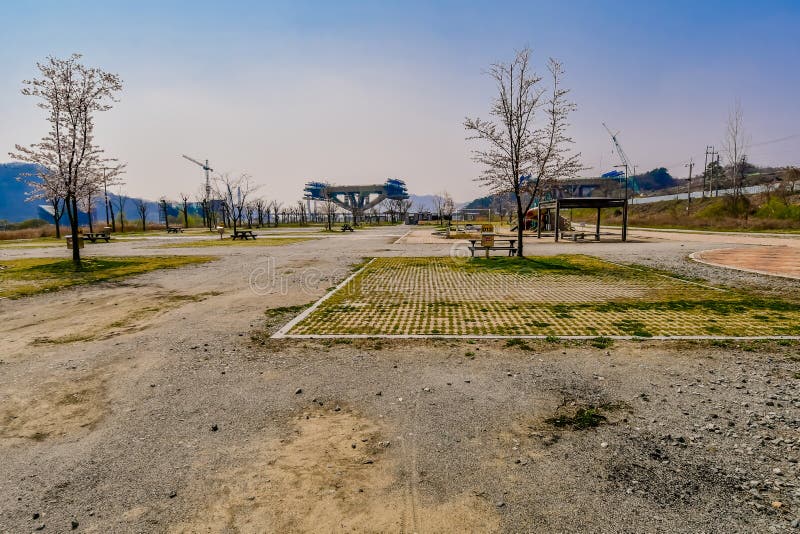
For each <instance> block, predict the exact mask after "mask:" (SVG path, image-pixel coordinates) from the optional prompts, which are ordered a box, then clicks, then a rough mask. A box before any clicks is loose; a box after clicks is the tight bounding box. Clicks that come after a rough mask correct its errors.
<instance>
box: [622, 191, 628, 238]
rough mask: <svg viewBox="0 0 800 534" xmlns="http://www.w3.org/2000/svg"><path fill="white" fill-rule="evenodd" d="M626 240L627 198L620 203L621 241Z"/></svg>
mask: <svg viewBox="0 0 800 534" xmlns="http://www.w3.org/2000/svg"><path fill="white" fill-rule="evenodd" d="M627 240H628V199H627V198H626V199H625V203H624V204H623V205H622V241H623V242H625V241H627Z"/></svg>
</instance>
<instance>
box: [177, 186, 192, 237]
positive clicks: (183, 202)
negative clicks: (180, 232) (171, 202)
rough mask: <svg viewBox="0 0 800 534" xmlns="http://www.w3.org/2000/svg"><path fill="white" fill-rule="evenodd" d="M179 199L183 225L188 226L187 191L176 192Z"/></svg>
mask: <svg viewBox="0 0 800 534" xmlns="http://www.w3.org/2000/svg"><path fill="white" fill-rule="evenodd" d="M178 196H179V197H180V199H181V210H180V211H181V213H183V227H184V228H189V193H178Z"/></svg>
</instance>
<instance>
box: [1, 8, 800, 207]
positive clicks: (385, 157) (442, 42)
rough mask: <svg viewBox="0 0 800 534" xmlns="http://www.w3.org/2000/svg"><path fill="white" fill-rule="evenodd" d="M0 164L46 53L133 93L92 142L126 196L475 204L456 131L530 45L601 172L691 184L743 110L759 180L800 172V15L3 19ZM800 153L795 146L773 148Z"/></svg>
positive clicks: (150, 13)
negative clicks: (501, 69) (624, 168)
mask: <svg viewBox="0 0 800 534" xmlns="http://www.w3.org/2000/svg"><path fill="white" fill-rule="evenodd" d="M0 8H2V23H0V26H1V27H2V30H0V72H2V76H0V119H2V120H1V122H0V161H2V160H3V159H7V158H4V157H3V155H4V154H5V153H7V152H8V151H9V150H11V149H12V148H13V144H14V143H25V144H27V143H30V142H34V141H36V140H37V139H38V138H39V137H41V135H42V134H43V133H44V131H45V128H46V124H45V122H44V120H43V116H42V113H41V110H38V109H37V108H36V107H35V106H34V104H35V103H34V101H33V99H30V98H29V97H23V96H21V95H20V93H19V90H20V86H21V85H20V81H21V80H22V79H25V78H29V77H31V76H33V75H34V74H35V69H34V65H35V62H36V61H38V60H41V59H43V58H44V57H46V56H47V55H49V54H53V55H58V56H66V55H68V54H70V53H72V52H80V53H82V54H84V59H85V61H86V62H87V63H89V64H92V65H97V66H101V67H103V68H105V69H106V70H110V71H112V72H116V73H118V74H120V75H121V76H122V78H123V79H124V81H125V90H124V93H123V94H122V95H121V102H120V103H119V104H118V105H117V106H116V108H115V109H114V110H113V111H111V112H108V113H106V114H104V115H103V116H102V117H101V118H100V119H99V121H98V129H97V139H98V141H100V142H101V143H102V144H103V145H104V146H105V147H106V148H107V150H108V152H110V153H111V154H113V155H115V156H117V157H119V158H121V159H122V160H125V161H127V162H128V163H129V172H128V175H127V181H128V185H127V186H126V187H127V190H128V192H129V193H131V194H133V195H146V196H149V197H158V196H161V195H162V194H166V195H168V196H175V195H176V194H177V193H178V192H179V191H191V192H194V191H195V190H196V189H197V187H198V186H199V184H200V181H201V179H202V171H201V170H200V169H199V168H197V167H194V166H192V165H191V164H190V163H189V162H187V161H185V160H183V159H181V158H180V155H181V154H182V153H186V154H189V155H191V156H193V157H195V158H198V159H200V158H206V157H207V158H209V160H210V161H211V164H212V166H213V167H214V168H215V169H217V170H220V171H230V172H241V171H247V172H249V173H251V174H252V175H253V176H254V177H255V178H256V180H257V181H258V182H259V183H261V184H263V187H262V191H261V194H262V195H264V196H265V197H267V198H274V197H277V198H280V199H282V200H284V201H291V200H294V199H296V198H299V197H300V196H301V194H302V186H303V183H304V182H305V181H307V180H310V179H314V180H320V179H327V180H331V181H334V182H337V183H350V182H352V183H370V182H371V183H374V182H382V181H383V180H385V179H386V178H388V177H399V178H403V179H405V180H406V181H407V182H408V184H409V188H410V190H411V192H413V193H418V194H425V193H432V192H435V191H438V190H441V189H447V190H449V191H450V192H451V193H452V194H453V196H454V197H455V198H456V199H457V200H466V199H469V198H472V197H474V196H477V195H479V194H481V193H482V191H481V189H480V188H479V186H478V185H477V184H475V183H474V182H473V181H472V179H473V178H474V177H475V176H476V175H477V174H478V172H479V169H478V168H477V167H476V166H475V165H474V164H473V163H472V162H471V161H470V159H469V156H470V152H469V151H470V145H469V144H468V143H467V142H466V141H465V140H464V130H463V126H462V121H463V118H464V116H465V115H481V116H485V115H486V110H487V109H488V106H489V102H490V99H491V98H492V97H493V95H494V89H493V87H492V85H491V83H490V81H489V80H488V79H487V78H486V76H485V75H484V70H485V68H486V67H487V65H488V64H489V63H491V62H493V61H496V60H509V59H511V58H512V56H513V53H514V50H515V48H519V47H523V46H530V47H531V48H532V49H533V50H534V58H535V60H536V64H537V65H538V66H539V68H540V70H542V71H543V70H544V66H545V61H546V59H547V57H548V56H554V57H557V58H559V59H561V60H563V61H564V63H565V67H566V70H567V84H568V86H569V87H571V88H572V90H573V92H572V98H573V100H574V101H575V102H576V103H577V104H578V111H577V112H576V113H575V114H574V116H573V117H572V121H571V122H572V125H573V126H572V134H573V136H574V137H575V140H576V141H577V144H576V149H577V150H578V151H580V152H582V154H583V161H584V163H585V164H586V165H588V166H591V167H593V168H594V170H593V171H590V173H591V172H597V171H606V170H609V168H610V167H611V165H613V164H616V163H618V161H617V159H616V156H615V155H614V154H613V153H612V150H611V148H612V146H611V141H610V139H609V138H608V135H607V134H606V132H605V130H604V129H603V127H602V125H601V122H603V121H605V122H607V123H608V124H609V125H610V126H612V128H614V129H615V130H620V131H621V134H620V139H621V141H622V142H623V146H624V148H625V151H626V152H627V153H628V155H629V156H630V158H631V159H632V160H633V161H634V162H635V163H636V164H637V165H638V167H639V168H640V169H645V168H652V167H654V166H661V165H663V166H667V167H668V168H669V169H670V171H671V172H673V173H674V174H676V175H678V176H685V174H686V169H685V168H684V166H683V165H684V163H686V162H687V161H688V159H689V157H694V160H695V162H698V161H699V162H700V165H699V167H702V162H703V153H704V150H705V147H706V145H717V146H719V145H720V144H721V141H722V137H723V130H724V125H725V120H726V116H727V113H728V109H729V108H730V107H731V105H732V104H733V102H734V100H735V99H736V98H739V99H740V100H741V103H742V107H743V108H744V118H745V126H746V128H747V131H748V132H749V134H750V137H751V139H752V144H753V146H752V147H751V149H750V151H749V153H750V155H751V159H752V160H753V161H755V162H758V163H771V164H780V165H783V164H800V136H798V134H800V105H799V104H798V94H800V39H798V37H797V35H798V33H797V32H798V27H800V1H787V2H778V1H763V2H755V1H747V2H745V1H735V0H729V1H724V2H698V1H664V2H599V1H598V2H592V1H574V2H553V1H547V2H536V1H531V0H528V1H520V2H505V3H503V2H466V1H465V2H457V1H452V2H434V1H431V2H411V1H399V2H389V1H385V2H379V1H373V2H345V1H335V2H334V1H329V2H300V1H289V2H244V1H240V2H234V1H231V2H221V1H220V2H204V1H198V0H195V1H191V2H177V1H174V2H170V1H166V0H160V1H142V0H139V1H129V2H121V1H109V0H106V1H102V2H101V1H98V2H92V1H77V0H74V1H68V0H61V1H36V2H33V1H31V2H27V1H21V0H19V1H12V0H0ZM788 136H794V137H792V138H790V139H787V140H784V141H778V142H772V143H768V144H763V143H765V142H768V141H773V140H776V139H780V138H784V137H788Z"/></svg>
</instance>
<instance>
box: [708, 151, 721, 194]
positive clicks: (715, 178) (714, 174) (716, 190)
mask: <svg viewBox="0 0 800 534" xmlns="http://www.w3.org/2000/svg"><path fill="white" fill-rule="evenodd" d="M715 156H716V161H717V164H716V165H715V166H714V168H713V170H712V171H711V178H712V181H713V182H714V184H715V187H714V196H715V197H718V196H719V176H717V170H718V169H719V152H716V151H715V150H714V147H713V146H712V147H711V161H714V157H715ZM710 196H711V193H710V192H709V197H710Z"/></svg>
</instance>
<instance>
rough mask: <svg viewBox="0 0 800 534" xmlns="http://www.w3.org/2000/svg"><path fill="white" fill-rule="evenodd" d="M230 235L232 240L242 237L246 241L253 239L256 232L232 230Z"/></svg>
mask: <svg viewBox="0 0 800 534" xmlns="http://www.w3.org/2000/svg"><path fill="white" fill-rule="evenodd" d="M231 237H232V238H233V240H234V241H235V240H237V239H244V240H245V241H246V240H248V239H255V238H256V234H254V233H253V231H252V230H234V232H233V233H232V234H231Z"/></svg>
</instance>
